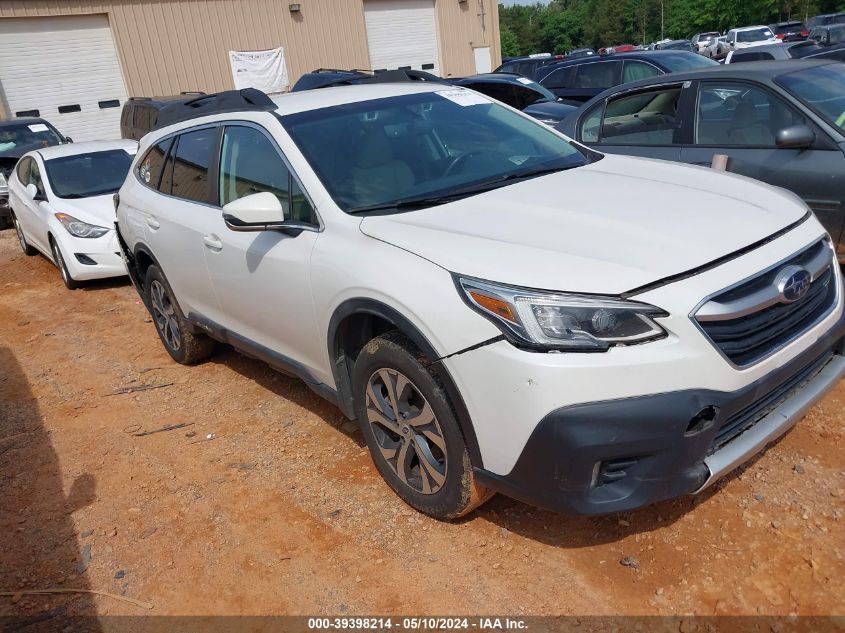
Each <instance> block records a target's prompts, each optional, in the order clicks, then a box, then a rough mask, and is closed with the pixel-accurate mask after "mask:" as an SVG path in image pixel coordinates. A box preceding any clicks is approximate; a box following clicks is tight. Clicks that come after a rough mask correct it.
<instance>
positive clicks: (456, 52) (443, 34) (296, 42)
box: [0, 0, 501, 109]
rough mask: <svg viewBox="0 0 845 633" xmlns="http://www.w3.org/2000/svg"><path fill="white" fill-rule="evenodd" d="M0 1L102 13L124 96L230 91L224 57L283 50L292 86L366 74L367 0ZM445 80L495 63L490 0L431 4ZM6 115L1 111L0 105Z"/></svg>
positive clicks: (0, 3)
mask: <svg viewBox="0 0 845 633" xmlns="http://www.w3.org/2000/svg"><path fill="white" fill-rule="evenodd" d="M289 4H290V2H289V1H288V0H111V1H109V0H0V19H5V18H15V17H37V16H56V15H76V14H90V13H102V14H106V15H107V16H108V19H109V24H110V26H111V30H112V34H113V36H114V39H115V45H116V48H117V52H118V57H119V58H120V64H121V67H122V69H123V76H124V80H125V82H126V89H127V92H128V94H129V95H130V96H154V95H168V94H178V93H179V92H180V91H183V90H202V91H205V92H217V91H220V90H229V89H231V88H233V83H232V73H231V70H230V67H229V59H228V51H230V50H240V51H248V50H264V49H268V48H276V47H278V46H284V48H285V61H286V62H287V67H288V75H289V78H290V81H291V83H293V82H295V81H296V79H297V78H298V77H299V76H300V75H301V74H302V73H305V72H308V71H309V70H312V69H314V68H319V67H325V68H369V67H370V56H369V50H368V47H367V33H366V27H365V25H364V7H363V4H364V0H299V4H300V6H301V11H300V12H298V13H291V11H290V10H289V8H288V5H289ZM435 7H436V12H437V19H438V37H439V55H440V64H441V69H442V71H441V72H442V74H443V75H444V76H460V75H467V74H472V73H474V72H475V58H474V55H473V48H474V47H478V46H490V47H491V53H492V63H493V67H494V68H495V67H496V66H497V65H498V64H499V63H500V62H501V48H500V44H499V20H498V4H497V3H496V0H466V1H464V2H459V0H435ZM0 109H2V105H0Z"/></svg>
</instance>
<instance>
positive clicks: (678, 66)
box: [655, 53, 719, 73]
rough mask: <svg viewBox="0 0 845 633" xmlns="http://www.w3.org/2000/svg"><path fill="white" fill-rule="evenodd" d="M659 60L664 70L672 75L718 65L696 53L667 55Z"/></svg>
mask: <svg viewBox="0 0 845 633" xmlns="http://www.w3.org/2000/svg"><path fill="white" fill-rule="evenodd" d="M655 59H657V58H655ZM659 59H660V63H661V64H663V65H664V66H666V68H668V69H669V71H670V72H673V73H678V72H683V71H685V70H695V69H696V68H706V67H707V66H718V65H719V62H717V61H715V60H713V59H710V58H709V57H705V56H704V55H698V54H697V53H690V54H689V55H682V54H676V55H667V56H665V57H660V58H659Z"/></svg>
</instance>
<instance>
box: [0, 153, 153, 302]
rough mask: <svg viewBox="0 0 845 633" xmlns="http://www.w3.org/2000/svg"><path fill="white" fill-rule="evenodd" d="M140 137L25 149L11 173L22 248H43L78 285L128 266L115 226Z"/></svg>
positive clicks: (113, 274)
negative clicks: (116, 196) (120, 193)
mask: <svg viewBox="0 0 845 633" xmlns="http://www.w3.org/2000/svg"><path fill="white" fill-rule="evenodd" d="M137 151H138V143H137V142H135V141H127V140H121V141H93V142H90V143H72V144H68V145H58V146H55V147H45V148H42V149H38V150H34V151H32V152H29V153H28V154H24V155H23V156H22V157H21V159H20V160H19V161H18V163H17V166H16V167H15V170H14V172H13V173H12V175H11V177H10V178H9V206H10V207H11V213H12V222H13V223H14V225H15V230H16V231H17V234H18V240H19V241H20V245H21V248H22V249H23V252H24V253H26V254H27V255H35V254H36V253H37V252H38V251H41V253H43V254H44V255H45V256H46V257H47V258H48V259H49V260H50V261H52V262H53V263H54V264H55V265H56V267H57V268H58V269H59V271H60V272H61V274H62V281H64V283H65V286H67V287H68V288H69V289H71V290H73V289H75V288H78V287H79V286H80V283H81V282H83V281H88V280H92V279H104V278H107V277H120V276H122V275H125V274H126V267H125V266H124V264H123V260H122V259H121V257H120V248H119V246H118V243H117V237H116V236H115V231H114V219H115V213H114V200H113V196H114V194H115V193H117V191H118V189H120V186H121V185H122V184H123V181H124V180H125V179H126V174H127V173H128V172H129V167H130V165H131V164H132V159H133V157H134V156H135V153H136V152H137Z"/></svg>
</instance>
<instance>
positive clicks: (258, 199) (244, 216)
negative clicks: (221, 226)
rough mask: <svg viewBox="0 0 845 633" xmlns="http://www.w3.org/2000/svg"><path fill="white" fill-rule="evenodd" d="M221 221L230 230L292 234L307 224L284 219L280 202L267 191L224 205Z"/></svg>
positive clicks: (296, 233) (295, 233) (300, 230)
mask: <svg viewBox="0 0 845 633" xmlns="http://www.w3.org/2000/svg"><path fill="white" fill-rule="evenodd" d="M223 221H224V222H226V226H227V227H228V228H229V229H230V230H232V231H238V232H244V233H247V232H257V231H281V232H282V233H287V234H288V235H292V236H296V235H299V234H300V233H302V231H303V230H304V229H305V228H307V226H308V225H305V224H302V223H300V222H291V221H289V220H285V210H284V208H283V207H282V203H281V202H279V199H278V198H277V197H276V196H274V195H273V194H272V193H270V192H269V191H262V192H260V193H253V194H251V195H249V196H244V197H243V198H239V199H237V200H233V201H232V202H230V203H229V204H227V205H225V206H224V207H223Z"/></svg>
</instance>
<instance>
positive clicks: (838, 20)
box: [807, 13, 845, 29]
mask: <svg viewBox="0 0 845 633" xmlns="http://www.w3.org/2000/svg"><path fill="white" fill-rule="evenodd" d="M842 23H845V13H825V14H822V15H814V16H813V17H811V18H810V19H809V20H807V28H810V29H814V28H816V27H817V26H827V25H828V24H842Z"/></svg>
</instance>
